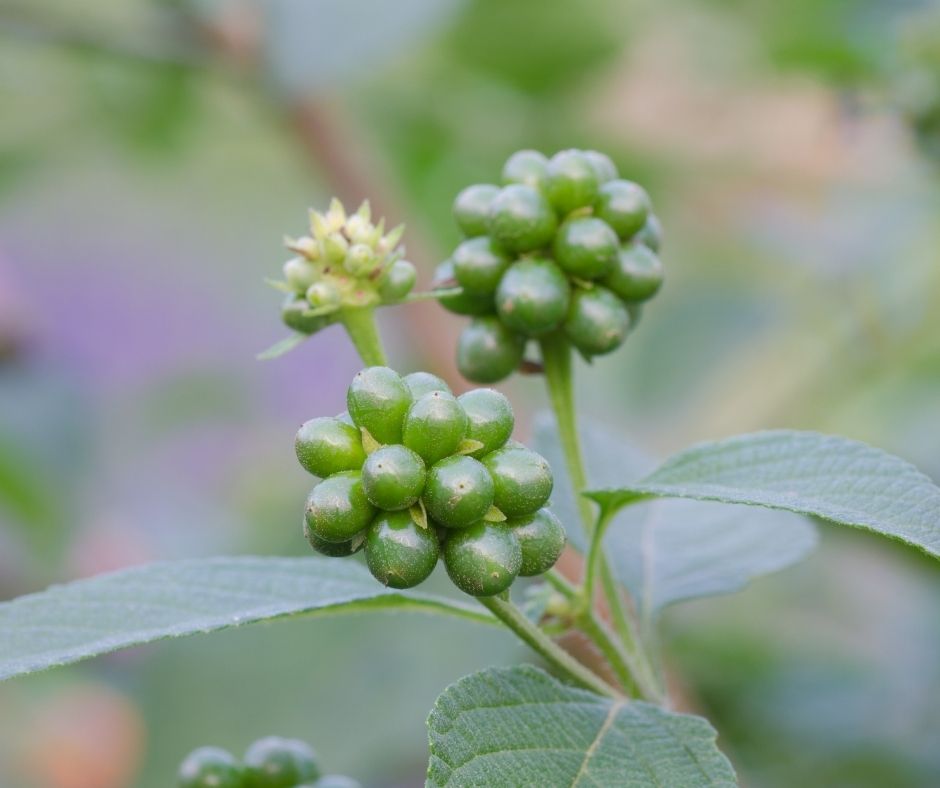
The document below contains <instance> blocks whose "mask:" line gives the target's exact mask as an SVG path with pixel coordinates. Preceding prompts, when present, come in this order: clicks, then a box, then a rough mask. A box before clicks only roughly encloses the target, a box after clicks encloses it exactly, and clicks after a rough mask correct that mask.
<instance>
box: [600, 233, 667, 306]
mask: <svg viewBox="0 0 940 788" xmlns="http://www.w3.org/2000/svg"><path fill="white" fill-rule="evenodd" d="M604 284H605V285H606V286H607V287H608V288H610V289H611V290H613V291H614V293H616V294H617V295H618V296H620V297H621V298H622V299H623V300H624V301H631V302H635V301H646V300H647V299H649V298H652V297H653V296H654V295H656V293H657V291H658V290H659V288H660V287H662V284H663V264H662V262H661V261H660V259H659V257H657V256H656V253H655V252H654V251H652V250H651V249H650V248H649V247H648V246H645V245H644V244H640V243H632V244H627V245H626V246H624V247H623V248H622V249H621V250H620V254H619V255H618V256H617V264H616V265H615V266H614V269H613V270H612V271H611V272H610V273H609V274H608V275H607V276H606V277H605V278H604Z"/></svg>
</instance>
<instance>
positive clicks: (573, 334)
mask: <svg viewBox="0 0 940 788" xmlns="http://www.w3.org/2000/svg"><path fill="white" fill-rule="evenodd" d="M629 328H630V314H629V313H628V312H627V307H626V305H625V304H624V303H623V301H621V300H620V298H618V297H617V296H616V295H614V294H613V293H612V292H611V291H610V290H608V289H607V288H606V287H600V286H595V287H593V288H591V289H590V290H578V291H576V292H575V293H574V295H573V296H572V298H571V306H570V307H569V309H568V317H567V318H566V319H565V325H564V331H565V336H567V337H568V339H569V340H571V343H572V344H573V345H574V346H575V347H576V348H578V350H580V351H581V352H582V353H583V354H584V355H585V356H589V357H590V356H601V355H603V354H605V353H610V352H611V351H613V350H616V349H617V348H618V347H620V346H621V345H622V344H623V341H624V339H626V337H627V331H628V330H629Z"/></svg>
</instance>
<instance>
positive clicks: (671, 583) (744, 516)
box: [536, 415, 817, 619]
mask: <svg viewBox="0 0 940 788" xmlns="http://www.w3.org/2000/svg"><path fill="white" fill-rule="evenodd" d="M581 440H582V446H583V449H584V455H585V464H586V465H587V474H588V479H589V483H590V484H591V485H593V486H598V487H600V486H607V485H609V486H615V485H619V484H622V483H623V480H624V479H625V478H631V477H633V478H635V477H639V476H642V475H643V474H644V473H647V472H649V471H650V470H651V469H652V467H653V463H652V461H651V460H650V459H649V458H647V457H645V456H644V455H642V454H641V453H639V452H638V451H637V450H635V449H633V448H632V447H630V446H629V445H627V444H626V443H625V442H624V441H622V440H620V439H618V437H617V436H616V434H612V433H611V431H610V430H609V429H605V428H602V427H600V426H599V425H597V424H596V423H592V422H590V421H589V420H586V419H585V420H583V426H582V430H581ZM536 448H537V449H538V451H540V452H541V453H542V454H544V455H545V456H546V458H547V459H548V460H549V462H550V463H551V465H552V468H553V469H554V471H555V490H554V491H553V493H552V506H553V509H554V511H555V514H557V515H558V516H559V517H560V518H561V519H562V522H563V523H564V524H565V528H566V530H567V531H568V535H569V538H570V540H571V543H572V544H573V545H574V546H575V547H577V548H578V549H579V550H581V551H582V552H583V551H584V549H585V546H586V545H585V539H584V533H583V531H582V529H581V527H580V517H579V514H578V511H577V508H576V506H575V500H574V494H573V492H572V490H571V483H570V481H569V480H568V478H567V475H566V474H565V473H564V458H563V457H562V455H561V451H560V448H559V446H558V438H557V431H556V429H555V426H554V421H553V420H552V419H551V418H550V417H549V416H547V415H546V416H543V417H540V418H539V419H538V420H537V423H536ZM816 542H817V537H816V528H815V527H814V525H813V524H812V523H811V522H809V521H808V520H806V519H805V518H804V517H800V516H798V515H794V514H791V513H789V512H780V511H774V510H769V509H758V508H750V507H741V506H728V505H724V504H719V503H711V502H702V501H692V500H685V501H684V500H658V499H650V500H647V501H642V502H640V503H637V504H635V505H634V506H630V507H628V508H626V509H624V510H623V511H622V512H620V513H619V514H618V515H617V516H616V519H615V520H614V522H613V523H612V524H611V526H610V528H609V530H608V533H607V536H606V538H605V540H604V546H605V550H606V553H607V556H608V560H609V561H610V564H611V567H612V568H613V570H614V573H615V574H616V575H617V577H618V579H619V580H620V581H621V582H622V583H623V584H624V585H625V586H626V587H627V588H628V589H629V590H630V592H631V594H632V596H633V599H634V602H635V603H636V605H637V607H638V608H639V610H640V612H641V614H642V615H643V618H644V619H647V618H650V617H652V616H654V615H655V614H656V613H658V612H659V611H661V610H662V609H663V608H664V607H666V606H667V605H671V604H673V603H675V602H679V601H682V600H686V599H694V598H698V597H703V596H709V595H714V594H727V593H731V592H733V591H738V590H740V589H741V588H743V587H744V586H746V585H747V583H748V582H750V581H751V580H752V579H754V578H756V577H759V576H761V575H764V574H767V573H769V572H775V571H778V570H780V569H784V568H785V567H787V566H790V565H791V564H794V563H796V562H798V561H800V560H802V559H803V558H805V557H806V555H807V554H808V553H809V552H810V551H812V550H813V548H814V547H815V546H816Z"/></svg>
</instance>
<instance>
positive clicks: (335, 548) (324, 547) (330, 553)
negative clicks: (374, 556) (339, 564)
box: [304, 518, 365, 558]
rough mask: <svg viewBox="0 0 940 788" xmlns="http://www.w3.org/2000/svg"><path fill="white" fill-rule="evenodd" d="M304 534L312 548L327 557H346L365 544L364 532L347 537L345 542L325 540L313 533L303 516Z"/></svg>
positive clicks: (356, 551)
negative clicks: (350, 537)
mask: <svg viewBox="0 0 940 788" xmlns="http://www.w3.org/2000/svg"><path fill="white" fill-rule="evenodd" d="M304 536H305V537H306V538H307V541H308V542H309V543H310V546H311V547H312V548H313V549H314V550H316V551H317V552H318V553H319V554H320V555H325V556H327V557H329V558H346V557H347V556H350V555H353V554H354V553H358V552H359V551H360V550H361V549H362V548H363V546H364V545H365V535H364V534H357V535H356V536H355V537H353V538H352V539H347V540H346V541H345V542H327V541H326V540H325V539H321V538H320V537H319V536H317V535H316V533H314V531H313V530H312V529H311V528H310V524H309V523H308V522H307V520H306V518H304Z"/></svg>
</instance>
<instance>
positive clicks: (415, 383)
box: [402, 372, 452, 399]
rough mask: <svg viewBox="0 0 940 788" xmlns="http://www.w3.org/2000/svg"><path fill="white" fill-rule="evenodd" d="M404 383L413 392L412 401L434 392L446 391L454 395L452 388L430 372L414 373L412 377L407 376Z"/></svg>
mask: <svg viewBox="0 0 940 788" xmlns="http://www.w3.org/2000/svg"><path fill="white" fill-rule="evenodd" d="M402 381H404V383H405V385H406V386H407V387H408V390H409V391H410V392H411V398H412V399H418V397H421V396H422V395H424V394H430V393H431V392H432V391H444V392H446V393H448V394H451V393H452V392H451V390H450V386H448V385H447V384H446V383H445V382H444V381H443V380H442V379H441V378H439V377H438V376H437V375H432V374H431V373H430V372H412V373H411V374H410V375H405V377H403V378H402Z"/></svg>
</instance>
